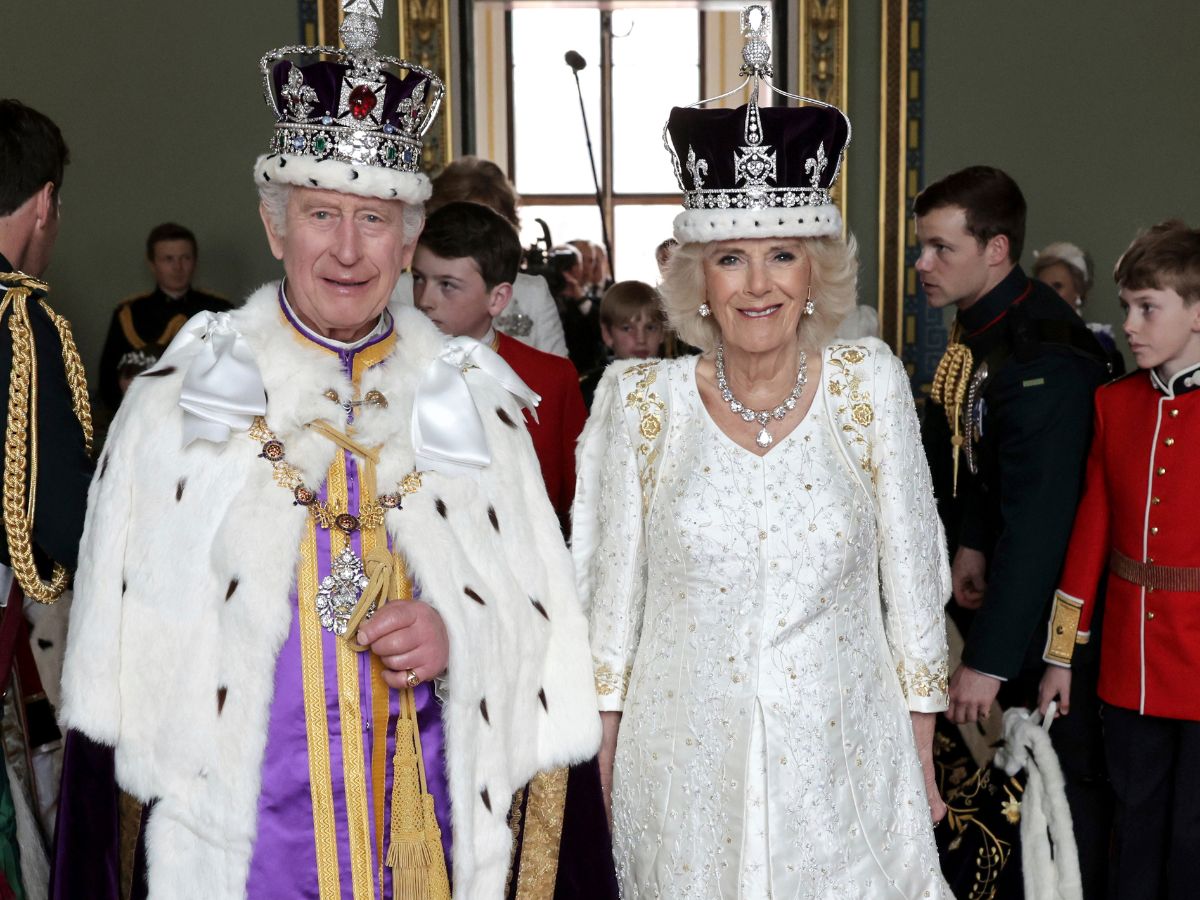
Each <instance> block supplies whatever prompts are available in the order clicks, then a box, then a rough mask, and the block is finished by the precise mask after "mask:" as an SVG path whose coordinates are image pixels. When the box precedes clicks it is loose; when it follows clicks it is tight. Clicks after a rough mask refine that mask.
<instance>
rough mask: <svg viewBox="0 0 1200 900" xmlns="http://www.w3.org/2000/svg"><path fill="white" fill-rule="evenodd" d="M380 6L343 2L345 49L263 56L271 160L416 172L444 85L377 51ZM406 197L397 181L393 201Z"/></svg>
mask: <svg viewBox="0 0 1200 900" xmlns="http://www.w3.org/2000/svg"><path fill="white" fill-rule="evenodd" d="M383 2H384V0H342V12H343V13H344V18H343V20H342V25H341V28H340V30H339V35H340V37H341V40H342V42H343V44H345V48H344V49H342V48H338V47H304V46H291V47H281V48H279V49H277V50H272V51H271V52H269V53H267V54H265V55H264V56H263V57H262V59H261V61H260V62H259V68H260V70H261V71H262V76H263V89H264V92H265V94H266V99H267V105H268V106H269V107H270V108H271V109H272V110H273V111H274V113H275V118H276V123H275V134H274V136H273V138H272V141H271V148H270V150H271V153H270V155H269V156H268V159H272V158H274V157H275V156H276V155H283V156H285V157H288V158H290V157H301V158H303V159H304V160H305V161H306V162H326V161H336V162H341V163H345V164H348V165H350V166H354V167H360V166H368V167H371V168H372V169H383V170H388V171H391V172H394V173H398V174H402V173H416V172H419V170H420V163H421V138H422V137H423V136H424V134H425V132H426V131H428V130H429V127H430V126H431V125H432V124H433V119H434V116H436V115H437V111H438V107H439V106H440V105H441V102H442V96H443V94H444V93H445V88H444V87H443V85H442V81H441V79H440V78H438V77H437V75H435V74H434V73H433V72H431V71H429V70H428V69H425V68H423V67H421V66H418V65H416V64H414V63H410V62H407V61H405V60H402V59H397V58H396V57H394V56H381V55H380V54H379V53H378V52H377V51H376V48H375V43H376V40H377V39H378V36H379V17H380V16H381V15H382V14H383ZM353 177H354V178H357V175H355V176H353ZM284 180H287V179H286V178H285V179H284ZM375 182H378V179H375V180H374V181H373V182H372V183H375ZM314 183H317V182H314ZM320 186H325V185H324V184H320ZM339 189H341V188H339ZM373 193H374V191H373ZM405 194H406V190H405V187H404V185H403V184H401V185H400V186H399V187H398V188H397V189H396V192H393V193H392V194H391V196H393V197H400V198H401V199H404V198H405V196H404V195H405Z"/></svg>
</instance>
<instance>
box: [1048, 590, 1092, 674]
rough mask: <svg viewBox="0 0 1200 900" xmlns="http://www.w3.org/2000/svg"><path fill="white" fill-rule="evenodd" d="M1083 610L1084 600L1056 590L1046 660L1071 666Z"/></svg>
mask: <svg viewBox="0 0 1200 900" xmlns="http://www.w3.org/2000/svg"><path fill="white" fill-rule="evenodd" d="M1082 611H1083V603H1082V601H1079V600H1076V599H1075V598H1074V597H1068V596H1067V595H1066V594H1064V593H1062V592H1061V591H1055V592H1054V612H1053V614H1052V615H1051V617H1050V628H1049V634H1048V635H1047V639H1046V653H1045V659H1046V662H1056V663H1061V664H1062V665H1065V666H1069V665H1070V664H1071V656H1072V655H1073V654H1074V651H1075V643H1076V640H1077V635H1078V633H1079V615H1080V613H1081V612H1082Z"/></svg>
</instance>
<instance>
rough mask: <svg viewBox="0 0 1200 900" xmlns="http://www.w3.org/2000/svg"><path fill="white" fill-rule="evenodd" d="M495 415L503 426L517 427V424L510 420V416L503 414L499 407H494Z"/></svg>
mask: <svg viewBox="0 0 1200 900" xmlns="http://www.w3.org/2000/svg"><path fill="white" fill-rule="evenodd" d="M496 415H498V416H499V417H500V421H501V422H503V423H504V424H505V425H507V426H508V427H509V428H516V427H517V423H516V422H514V421H513V420H512V416H510V415H509V414H508V413H507V412H505V411H504V409H503V408H502V407H499V406H497V407H496Z"/></svg>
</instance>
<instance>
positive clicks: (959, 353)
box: [929, 322, 975, 497]
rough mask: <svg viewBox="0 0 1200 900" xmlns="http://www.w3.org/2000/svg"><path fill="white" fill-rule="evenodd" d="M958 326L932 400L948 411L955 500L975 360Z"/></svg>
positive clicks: (936, 375) (935, 380)
mask: <svg viewBox="0 0 1200 900" xmlns="http://www.w3.org/2000/svg"><path fill="white" fill-rule="evenodd" d="M958 334H959V328H958V323H957V322H956V323H954V330H953V332H952V333H951V335H950V343H949V344H948V345H947V346H946V352H945V353H943V354H942V358H941V360H939V361H938V366H937V371H935V372H934V374H933V387H932V389H931V390H930V392H929V399H930V400H932V401H933V402H934V403H936V404H938V405H939V406H941V407H942V408H943V409H945V411H946V421H947V422H948V423H949V424H950V431H951V437H950V445H951V447H952V448H953V452H954V488H953V493H954V496H956V497H957V496H958V453H959V450H960V449H962V445H963V436H962V406H963V399H964V398H965V397H966V396H967V388H968V386H969V385H970V383H971V369H972V368H974V366H975V359H974V357H973V356H972V355H971V350H970V348H969V347H967V345H966V344H964V343H962V342H961V341H960V340H959V339H958Z"/></svg>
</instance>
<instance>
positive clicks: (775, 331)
mask: <svg viewBox="0 0 1200 900" xmlns="http://www.w3.org/2000/svg"><path fill="white" fill-rule="evenodd" d="M702 263H703V271H704V283H705V300H706V302H707V303H708V305H709V308H710V309H711V310H712V315H713V320H714V321H715V322H716V324H717V326H718V327H719V328H720V330H721V337H722V340H724V342H725V346H726V347H728V348H730V349H735V350H742V351H745V352H748V353H768V352H771V351H774V350H779V349H781V348H784V347H786V346H788V345H789V344H793V345H794V344H795V343H796V341H797V332H798V330H799V326H800V318H801V316H802V315H803V314H804V304H805V302H806V301H807V299H808V289H809V285H810V283H811V275H812V268H811V266H810V265H809V261H808V257H807V256H806V255H805V253H804V241H803V240H802V239H800V238H753V239H747V240H732V241H713V242H712V243H711V244H709V245H708V246H707V247H705V250H704V257H703V260H702Z"/></svg>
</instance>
